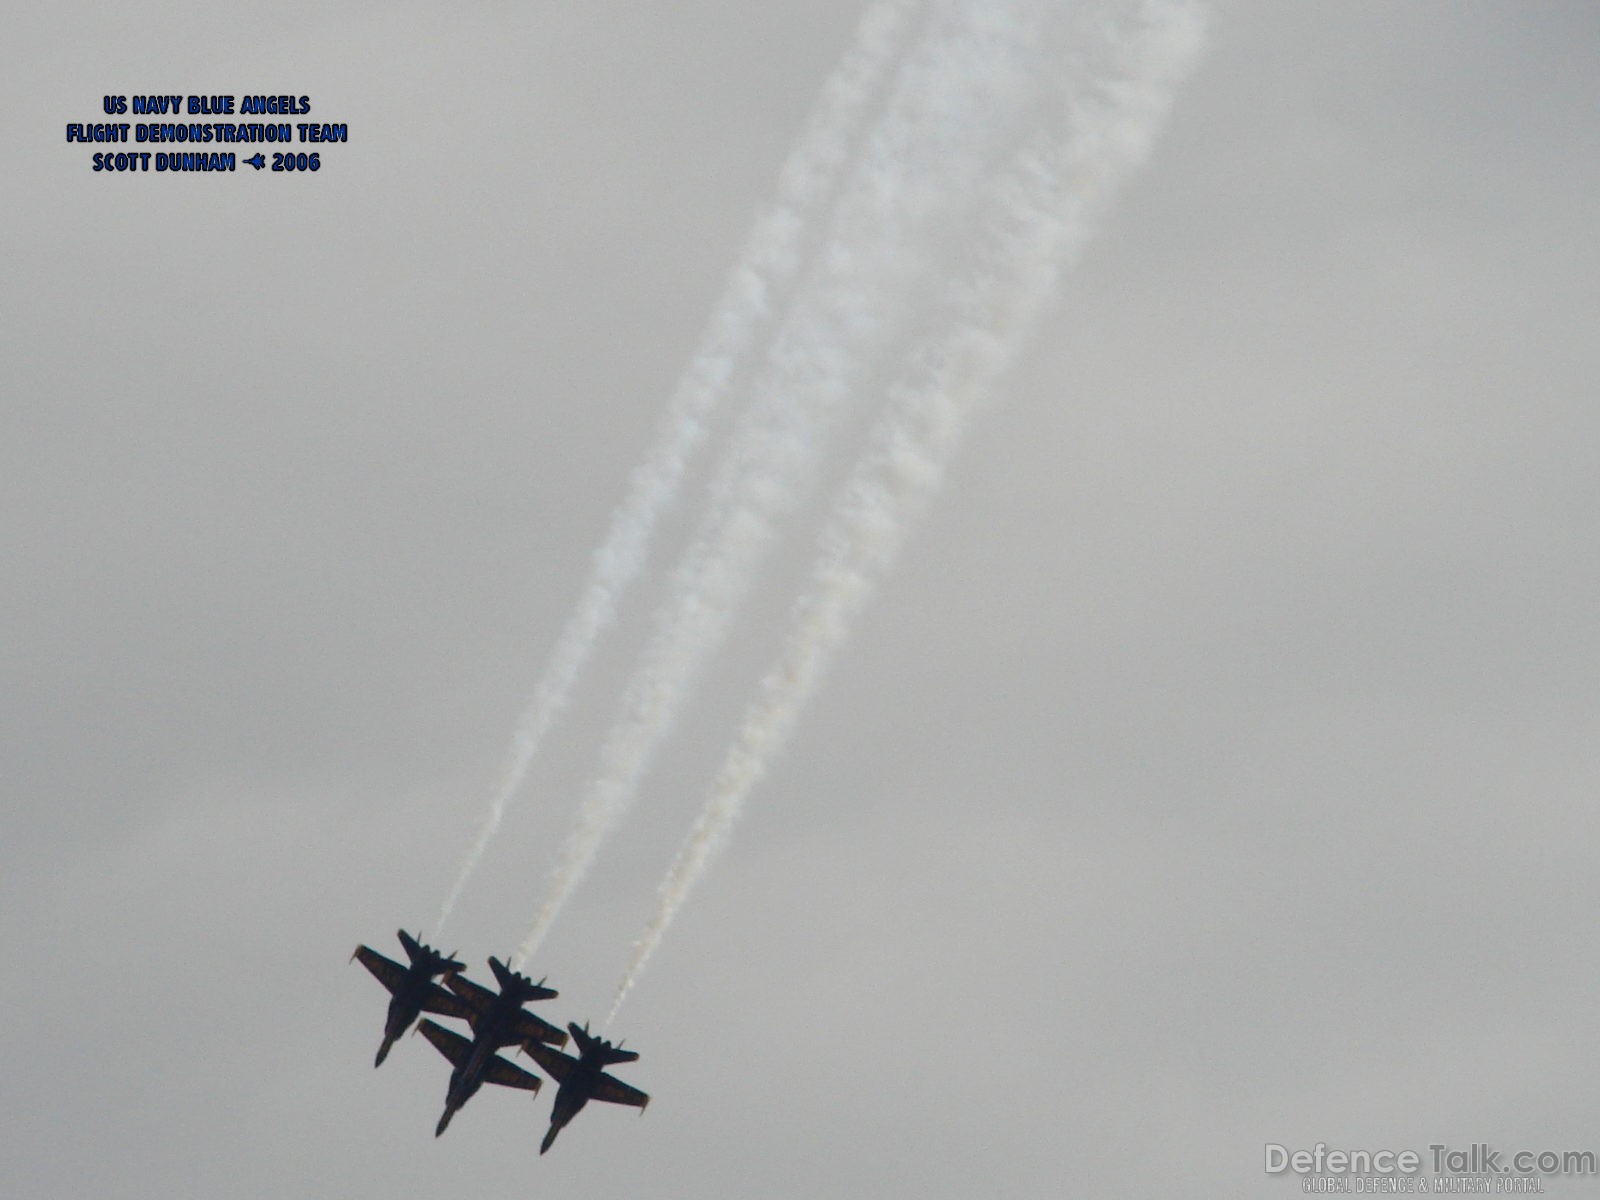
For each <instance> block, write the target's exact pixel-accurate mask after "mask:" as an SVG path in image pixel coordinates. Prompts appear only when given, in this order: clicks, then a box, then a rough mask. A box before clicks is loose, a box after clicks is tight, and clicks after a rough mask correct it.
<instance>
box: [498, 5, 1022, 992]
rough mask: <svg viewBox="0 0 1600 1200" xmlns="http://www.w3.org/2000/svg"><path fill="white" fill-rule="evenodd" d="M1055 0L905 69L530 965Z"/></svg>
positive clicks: (996, 9)
mask: <svg viewBox="0 0 1600 1200" xmlns="http://www.w3.org/2000/svg"><path fill="white" fill-rule="evenodd" d="M1041 12H1042V8H1041V5H1040V3H1036V2H1034V0H1013V2H1012V3H1009V4H1007V3H999V2H998V0H990V2H989V3H988V4H985V5H973V6H967V7H965V8H963V9H961V10H959V11H956V12H953V13H951V14H949V15H948V17H947V19H946V20H945V21H944V22H943V27H942V28H938V29H935V30H933V31H931V32H930V34H929V36H928V38H927V39H926V40H925V41H924V42H923V43H922V44H921V45H919V46H918V48H917V49H916V50H914V51H913V52H912V53H911V54H910V55H909V56H908V57H907V58H906V60H905V61H904V63H903V64H902V66H901V68H900V73H899V78H898V80H897V84H896V87H895V91H894V95H893V96H892V97H891V99H890V101H889V105H888V109H887V112H886V113H885V116H884V118H883V120H882V121H881V122H880V123H879V125H878V126H877V127H876V128H875V129H874V130H873V132H872V134H871V135H870V136H869V137H868V139H867V143H866V148H865V150H864V152H863V156H862V159H861V161H860V162H859V163H858V165H857V167H856V169H855V172H854V173H853V175H852V178H851V182H850V184H849V186H848V187H847V188H846V190H845V192H844V194H843V195H842V196H841V198H840V200H839V203H838V205H837V207H836V210H835V215H834V220H833V225H832V229H831V240H830V243H829V245H828V246H826V247H825V248H823V250H822V251H821V253H820V254H819V259H818V265H817V267H816V268H815V270H814V273H813V275H812V277H810V278H809V279H808V280H807V281H806V283H805V284H803V285H802V287H801V290H800V292H799V293H798V294H797V296H796V299H795V301H794V304H793V307H792V309H791V312H790V315H789V318H788V320H787V321H786V323H785V325H784V328H783V330H782V331H781V332H780V333H779V335H778V337H777V339H776V340H775V342H774V345H773V348H772V351H771V354H770V357H769V360H768V364H767V368H766V369H765V371H764V373H763V375H762V378H761V380H760V381H759V383H758V398H757V401H756V403H755V405H754V406H753V407H752V409H751V410H750V412H749V413H748V414H747V415H746V419H745V420H744V421H743V422H742V423H741V425H740V427H739V428H738V429H737V430H736V431H735V433H734V436H733V438H732V440H731V441H730V443H729V446H728V450H727V454H726V456H725V458H724V460H723V462H722V463H721V464H720V466H719V468H718V471H717V474H716V477H715V478H714V479H713V481H712V485H711V501H710V504H709V507H708V509H707V512H706V514H705V517H704V518H703V520H702V522H701V524H700V526H699V528H698V530H697V533H696V536H695V538H694V540H693V541H692V543H691V545H690V547H689V549H688V550H687V551H686V552H685V554H684V556H683V559H682V560H681V562H680V564H679V566H678V567H677V569H676V570H675V571H674V573H673V577H672V581H671V584H670V586H669V594H668V597H667V599H666V600H665V601H664V602H663V604H662V606H661V608H660V609H659V610H658V612H657V614H656V619H655V631H654V634H653V637H652V639H651V641H650V643H649V645H648V646H647V647H646V649H645V651H644V654H643V658H642V662H641V665H640V666H639V668H638V670H637V671H636V672H635V674H634V676H633V678H632V680H631V681H630V683H629V685H628V687H627V690H626V693H625V695H624V699H623V705H622V711H621V713H620V715H619V717H618V719H617V722H616V724H615V725H614V727H613V729H612V732H611V734H610V736H609V737H608V739H607V741H606V743H605V745H604V747H603V749H602V751H601V765H600V769H599V772H598V774H597V776H596V777H595V779H594V781H593V782H592V784H591V786H590V788H589V790H588V792H587V793H586V795H585V797H584V799H583V801H582V803H581V804H580V805H579V811H578V816H577V820H576V824H575V826H574V828H573V830H572V832H571V833H570V834H569V835H568V837H567V839H566V841H565V842H564V844H563V846H562V848H561V851H560V854H559V856H558V860H557V863H556V865H555V867H554V869H553V871H552V872H551V876H550V880H549V884H548V887H547V890H546V897H545V900H544V902H543V904H542V906H541V907H540V909H539V912H538V915H537V916H536V917H535V919H534V922H533V926H532V928H531V929H530V931H529V933H528V936H527V938H526V940H525V941H524V943H523V945H522V947H521V949H520V950H519V951H518V952H517V961H518V962H519V963H520V962H522V961H525V960H526V959H527V958H528V956H530V955H531V954H532V953H533V952H534V950H535V949H536V948H537V947H538V945H539V943H540V941H542V940H543V937H544V935H545V933H546V932H547V931H548V929H549V926H550V924H551V922H552V921H553V920H554V919H555V916H556V914H557V913H559V912H560V910H561V908H562V907H563V905H564V904H565V903H566V901H567V899H568V898H569V897H570V896H571V894H572V892H573V891H574V890H575V889H576V888H577V886H578V885H579V883H581V882H582V880H583V878H584V877H585V875H587V873H588V870H589V867H590V865H591V864H592V863H593V860H594V857H595V854H596V852H597V851H598V848H599V845H600V843H601V842H602V841H603V840H604V838H605V837H606V835H607V834H608V833H610V831H611V830H612V829H613V828H615V826H616V824H617V823H618V822H619V821H620V820H621V819H622V817H623V816H624V815H625V814H626V812H627V810H628V808H629V807H630V806H631V804H632V800H633V796H634V793H635V791H636V790H637V787H638V783H639V780H640V778H641V776H642V774H643V772H644V770H645V768H646V766H647V765H648V763H649V760H650V758H651V756H652V755H653V754H654V752H655V750H656V748H657V747H658V746H659V745H660V743H661V741H662V739H663V738H664V737H665V735H666V733H667V731H668V730H669V728H670V727H671V724H672V721H673V720H674V718H675V717H676V715H677V713H678V711H679V710H680V709H681V707H682V705H683V704H684V702H685V701H686V700H687V699H688V697H689V694H690V692H691V691H692V688H693V685H694V682H695V680H696V677H697V676H698V673H699V670H700V668H701V666H702V665H703V663H704V662H705V660H706V658H707V657H708V656H709V655H710V654H711V653H712V652H713V651H714V650H715V649H716V648H717V647H718V646H719V645H720V644H721V641H722V639H723V637H724V636H725V634H726V631H727V628H728V625H729V623H730V621H731V620H732V618H733V615H734V613H735V611H736V610H737V609H738V607H739V605H740V604H741V603H742V601H743V600H744V598H745V596H746V595H747V593H748V591H749V588H750V585H751V582H752V580H753V577H754V575H755V573H756V571H757V570H758V569H759V567H760V564H761V562H762V560H763V558H764V556H765V553H766V551H767V549H768V548H769V546H770V543H771V541H772V538H773V536H774V532H775V523H776V522H777V521H778V520H780V519H781V518H782V517H784V516H785V515H787V513H788V512H789V511H791V510H792V509H793V508H794V507H795V505H797V504H798V503H799V502H800V501H801V500H802V499H803V498H804V496H805V495H806V493H807V492H808V491H809V488H810V485H811V483H812V476H813V474H814V470H815V464H816V459H817V456H818V454H819V453H820V450H821V447H822V443H823V442H824V441H825V439H826V437H827V434H828V433H829V432H830V430H831V428H832V426H833V425H834V424H835V423H836V421H837V418H838V417H839V416H840V415H841V413H840V410H841V408H842V407H843V406H844V404H845V403H846V402H847V401H849V400H850V399H851V398H852V392H853V389H854V390H857V391H858V390H859V389H855V386H854V385H856V384H857V383H858V382H859V380H860V377H861V375H862V374H863V372H864V371H865V369H866V368H867V367H868V366H869V365H870V364H871V362H872V361H873V359H874V356H875V355H876V354H877V353H878V352H879V351H881V349H882V347H884V346H885V345H886V344H888V343H889V342H890V341H891V340H892V339H893V338H895V337H896V336H899V335H902V334H903V333H904V329H903V325H904V322H905V320H906V319H907V315H908V312H909V310H910V308H911V306H912V303H913V301H914V300H915V298H916V297H917V295H918V293H919V291H920V289H921V286H922V277H923V275H924V274H925V273H926V270H927V267H928V265H929V263H930V260H931V258H932V257H933V254H934V252H935V250H936V248H937V244H938V242H939V236H940V234H941V232H942V228H943V227H942V225H941V222H946V223H948V222H949V221H950V220H951V219H953V218H954V217H955V216H957V215H959V212H960V210H961V209H962V208H963V207H965V206H967V205H970V203H971V200H970V197H971V196H972V194H973V191H974V185H975V183H976V181H977V180H978V179H979V178H980V177H981V175H982V172H983V169H984V167H985V165H986V158H987V156H988V155H990V154H992V153H993V145H994V142H995V139H996V134H997V131H998V130H1003V129H1005V127H1006V122H1007V121H1008V120H1014V119H1015V118H1016V116H1017V114H1018V112H1019V111H1021V110H1023V109H1025V108H1026V106H1027V101H1028V93H1029V92H1030V91H1031V90H1032V88H1033V86H1034V85H1033V84H1032V83H1031V77H1030V76H1029V74H1028V73H1027V72H1026V71H1024V70H1022V69H1021V59H1022V58H1023V56H1024V55H1025V52H1026V49H1027V48H1028V47H1030V46H1031V45H1033V44H1034V40H1035V34H1036V27H1037V23H1038V20H1039V14H1040V13H1041Z"/></svg>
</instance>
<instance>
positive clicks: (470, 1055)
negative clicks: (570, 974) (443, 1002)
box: [421, 958, 567, 1137]
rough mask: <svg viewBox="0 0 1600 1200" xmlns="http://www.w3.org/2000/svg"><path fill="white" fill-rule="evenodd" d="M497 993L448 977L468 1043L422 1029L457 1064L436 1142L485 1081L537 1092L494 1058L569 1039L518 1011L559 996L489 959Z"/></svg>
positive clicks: (435, 1028) (527, 1078) (529, 1078)
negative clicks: (521, 1045)
mask: <svg viewBox="0 0 1600 1200" xmlns="http://www.w3.org/2000/svg"><path fill="white" fill-rule="evenodd" d="M489 966H490V968H491V969H492V970H493V971H494V976H495V980H496V982H498V983H499V984H500V991H499V993H498V994H497V993H495V992H491V991H490V990H489V989H488V988H486V987H482V986H480V985H479V984H476V983H473V982H472V980H470V979H468V978H467V977H466V976H464V975H452V976H451V977H450V978H449V979H448V980H447V981H446V982H447V983H448V984H449V986H450V990H451V991H453V992H454V993H455V994H456V997H457V999H459V1000H460V1001H461V1003H462V1004H463V1005H465V1006H466V1009H467V1013H466V1017H467V1021H468V1022H469V1023H470V1024H471V1025H472V1034H473V1036H472V1040H471V1041H470V1042H469V1041H468V1040H467V1039H466V1038H464V1037H462V1036H460V1035H459V1034H454V1033H451V1032H450V1031H449V1030H447V1029H444V1028H443V1027H441V1026H439V1025H436V1024H434V1023H433V1022H432V1021H424V1022H423V1023H422V1026H421V1028H422V1033H423V1036H425V1037H426V1038H427V1039H428V1040H429V1041H430V1042H432V1043H433V1044H434V1046H435V1048H437V1049H438V1051H439V1053H440V1054H443V1055H444V1056H445V1057H446V1058H448V1059H449V1060H450V1061H451V1062H452V1063H454V1064H455V1070H454V1071H452V1072H451V1073H450V1087H449V1090H448V1091H447V1092H446V1093H445V1100H444V1115H443V1116H442V1117H440V1118H439V1126H438V1128H437V1129H435V1130H434V1131H433V1136H434V1137H438V1136H439V1135H440V1134H441V1133H443V1132H444V1131H445V1127H446V1126H447V1125H449V1124H450V1118H451V1117H453V1116H454V1115H455V1112H456V1109H458V1108H460V1107H461V1106H462V1105H463V1104H465V1103H466V1102H467V1101H468V1100H470V1099H471V1098H472V1096H473V1094H474V1093H475V1092H476V1091H477V1090H478V1088H479V1087H481V1086H482V1085H483V1082H484V1080H488V1081H489V1082H491V1083H500V1084H504V1085H506V1086H507V1087H520V1088H526V1089H527V1090H528V1091H530V1092H531V1091H535V1090H537V1088H538V1086H539V1081H538V1079H537V1077H535V1076H533V1075H529V1074H528V1073H527V1072H526V1071H524V1070H522V1069H521V1068H520V1067H518V1066H516V1065H515V1064H513V1063H510V1062H508V1061H506V1060H505V1059H503V1058H500V1057H499V1056H497V1055H496V1054H495V1051H497V1050H499V1049H500V1047H502V1046H515V1045H516V1044H517V1043H518V1042H530V1041H531V1042H535V1043H542V1042H551V1043H554V1044H555V1045H557V1046H560V1045H564V1044H565V1043H566V1040H567V1035H566V1034H565V1033H563V1032H562V1031H561V1030H559V1029H557V1028H556V1027H555V1026H554V1025H552V1024H550V1022H548V1021H545V1020H541V1019H540V1018H539V1017H536V1016H534V1015H533V1014H532V1013H530V1012H524V1011H523V1008H522V1006H523V1005H524V1004H526V1003H528V1002H529V1001H530V1000H549V999H551V998H552V997H554V996H556V995H557V994H558V993H557V992H556V990H555V989H554V988H547V987H545V986H544V985H543V984H542V983H534V982H533V981H532V980H531V979H529V978H528V977H527V976H526V975H519V974H518V973H517V972H515V971H513V970H511V968H509V967H507V966H506V965H505V964H504V963H502V962H501V961H500V960H499V959H498V958H490V959H489ZM519 1077H522V1078H519Z"/></svg>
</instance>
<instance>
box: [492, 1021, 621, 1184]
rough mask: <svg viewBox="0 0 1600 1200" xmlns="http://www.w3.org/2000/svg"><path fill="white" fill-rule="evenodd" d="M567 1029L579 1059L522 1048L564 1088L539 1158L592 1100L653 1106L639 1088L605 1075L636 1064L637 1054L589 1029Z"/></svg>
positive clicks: (537, 1047)
mask: <svg viewBox="0 0 1600 1200" xmlns="http://www.w3.org/2000/svg"><path fill="white" fill-rule="evenodd" d="M567 1028H568V1029H570V1030H572V1036H573V1038H574V1039H575V1040H576V1041H577V1043H578V1054H579V1057H577V1058H573V1057H572V1056H571V1055H570V1054H562V1053H561V1052H560V1051H559V1050H552V1049H551V1048H550V1047H549V1046H544V1045H541V1044H539V1043H538V1042H533V1041H529V1042H524V1043H523V1044H522V1048H523V1050H525V1051H526V1052H527V1053H528V1054H529V1055H530V1056H531V1057H532V1058H533V1061H534V1062H536V1063H538V1064H539V1066H540V1068H542V1069H543V1071H544V1073H545V1074H546V1075H548V1076H550V1078H552V1079H554V1080H556V1081H557V1082H559V1083H560V1084H561V1086H560V1088H558V1089H557V1090H556V1102H555V1107H554V1108H553V1109H552V1110H551V1112H550V1132H549V1133H547V1134H545V1135H544V1141H542V1142H540V1143H539V1153H540V1154H543V1153H544V1152H545V1151H546V1150H548V1149H550V1143H551V1142H553V1141H555V1140H556V1134H558V1133H560V1132H561V1128H562V1126H564V1125H565V1124H566V1123H567V1122H568V1121H570V1120H572V1118H573V1117H575V1116H577V1115H578V1113H580V1112H581V1111H582V1110H583V1106H584V1105H585V1104H587V1103H589V1101H590V1100H591V1099H594V1100H605V1101H607V1102H608V1103H610V1104H631V1105H633V1106H634V1107H635V1108H638V1109H643V1108H644V1106H645V1105H646V1104H649V1103H650V1097H649V1096H647V1095H645V1094H644V1093H643V1092H641V1091H640V1090H639V1089H638V1088H632V1087H629V1086H628V1085H627V1084H625V1083H623V1082H622V1081H621V1080H620V1079H613V1078H612V1077H611V1076H610V1075H607V1074H606V1072H605V1068H606V1067H609V1066H610V1065H611V1064H612V1063H625V1062H633V1061H635V1060H636V1059H637V1058H638V1057H639V1056H638V1054H636V1053H635V1052H634V1051H632V1050H623V1049H621V1048H620V1047H619V1046H613V1045H612V1044H611V1043H610V1042H608V1041H606V1040H605V1038H599V1037H594V1036H592V1035H591V1034H590V1033H589V1029H588V1026H587V1025H585V1026H584V1028H582V1029H579V1028H578V1027H577V1026H576V1025H568V1026H567Z"/></svg>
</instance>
